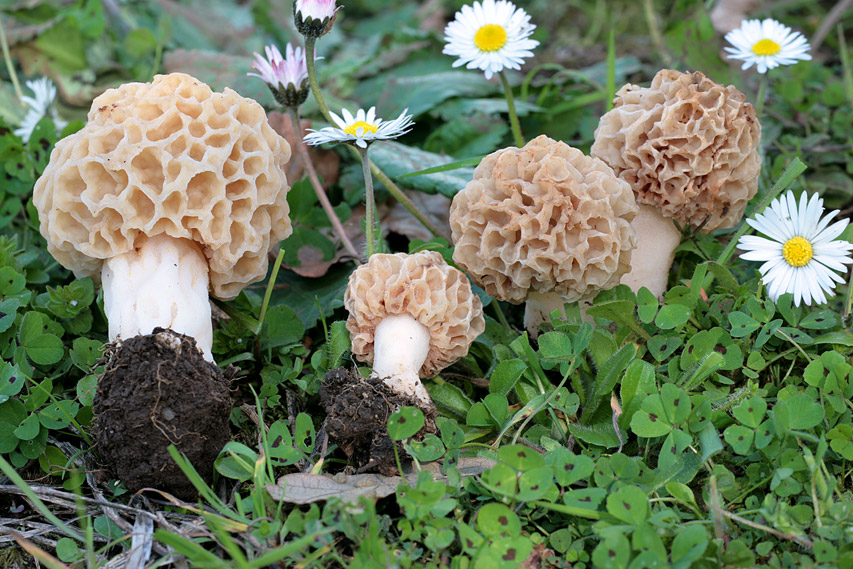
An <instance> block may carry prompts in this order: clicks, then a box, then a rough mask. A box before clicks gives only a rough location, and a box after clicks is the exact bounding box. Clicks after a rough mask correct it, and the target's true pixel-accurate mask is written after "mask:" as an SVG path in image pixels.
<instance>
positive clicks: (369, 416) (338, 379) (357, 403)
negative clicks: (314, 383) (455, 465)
mask: <svg viewBox="0 0 853 569" xmlns="http://www.w3.org/2000/svg"><path fill="white" fill-rule="evenodd" d="M320 401H321V403H322V405H323V408H324V409H325V410H326V424H325V425H326V432H327V433H329V437H330V438H331V439H332V440H333V441H334V442H335V443H336V444H337V445H338V446H339V447H340V448H341V450H343V451H344V454H346V455H347V456H348V457H349V458H350V460H351V461H353V462H354V463H355V466H356V469H357V471H358V472H379V473H380V474H384V475H386V476H395V475H397V474H398V472H397V463H396V460H395V458H394V446H393V442H392V441H391V439H390V438H388V428H387V424H388V417H389V416H390V415H391V413H393V412H394V411H396V410H397V409H399V408H400V407H404V406H413V407H420V408H421V410H422V411H423V412H424V415H425V416H426V423H425V424H424V428H423V429H421V431H420V432H419V433H418V434H417V435H416V436H415V437H414V438H415V439H416V440H417V439H420V438H423V436H424V435H425V434H427V433H435V432H436V426H435V417H436V415H437V413H436V410H435V408H431V409H424V408H423V407H422V406H419V405H418V404H417V402H416V401H414V400H411V399H409V398H407V397H405V396H402V395H400V394H398V393H395V392H394V391H392V390H391V389H390V388H389V387H388V386H387V385H385V384H384V383H383V382H382V380H381V379H378V378H374V377H370V378H363V377H361V376H360V375H359V374H358V372H356V371H353V370H349V369H346V368H338V369H333V370H331V371H329V372H328V373H327V374H326V377H325V378H323V384H322V386H321V387H320ZM397 449H398V451H399V452H400V457H401V459H403V458H406V456H407V455H406V453H405V451H404V450H403V449H402V447H401V446H399V445H398V447H397Z"/></svg>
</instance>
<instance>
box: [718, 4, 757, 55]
mask: <svg viewBox="0 0 853 569" xmlns="http://www.w3.org/2000/svg"><path fill="white" fill-rule="evenodd" d="M756 8H758V0H719V1H718V2H717V3H716V4H715V5H714V9H713V10H711V13H710V17H711V24H713V26H714V29H715V30H717V31H718V32H719V33H721V34H727V33H729V32H730V31H732V30H733V29H735V28H738V27H740V24H741V22H743V20H745V19H747V17H748V16H749V14H750V13H751V12H754V11H755V10H756ZM738 65H740V64H738Z"/></svg>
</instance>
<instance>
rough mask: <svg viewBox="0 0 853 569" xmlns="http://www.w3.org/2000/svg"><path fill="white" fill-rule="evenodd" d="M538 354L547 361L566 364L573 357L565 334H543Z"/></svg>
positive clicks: (540, 337) (572, 351)
mask: <svg viewBox="0 0 853 569" xmlns="http://www.w3.org/2000/svg"><path fill="white" fill-rule="evenodd" d="M539 354H540V355H541V356H542V357H543V358H544V359H547V360H554V361H560V362H567V361H570V360H571V359H572V358H573V357H574V355H575V352H574V350H573V349H572V340H571V338H569V336H568V335H567V334H565V333H563V332H545V333H544V334H542V335H541V336H539ZM501 363H503V362H501Z"/></svg>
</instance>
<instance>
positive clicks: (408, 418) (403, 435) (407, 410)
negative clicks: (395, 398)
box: [309, 407, 425, 452]
mask: <svg viewBox="0 0 853 569" xmlns="http://www.w3.org/2000/svg"><path fill="white" fill-rule="evenodd" d="M424 421H425V419H424V413H423V411H421V410H420V409H418V408H417V407H401V408H400V409H399V410H397V411H394V412H393V413H392V414H391V416H390V417H388V436H389V437H390V438H391V440H392V441H401V440H403V439H408V438H410V437H413V436H415V433H417V432H418V431H420V430H421V429H422V428H423V426H424ZM309 452H310V451H309Z"/></svg>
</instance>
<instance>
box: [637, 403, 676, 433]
mask: <svg viewBox="0 0 853 569" xmlns="http://www.w3.org/2000/svg"><path fill="white" fill-rule="evenodd" d="M631 430H632V431H634V433H636V434H637V436H640V437H644V438H653V437H660V436H663V435H666V434H668V433H669V432H670V431H671V430H672V425H671V424H670V423H669V419H668V418H667V413H666V410H665V408H664V404H663V402H662V401H661V397H660V395H652V396H650V397H647V398H646V399H645V400H644V401H643V404H642V406H641V407H640V410H639V411H637V412H636V413H634V417H633V419H631Z"/></svg>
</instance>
